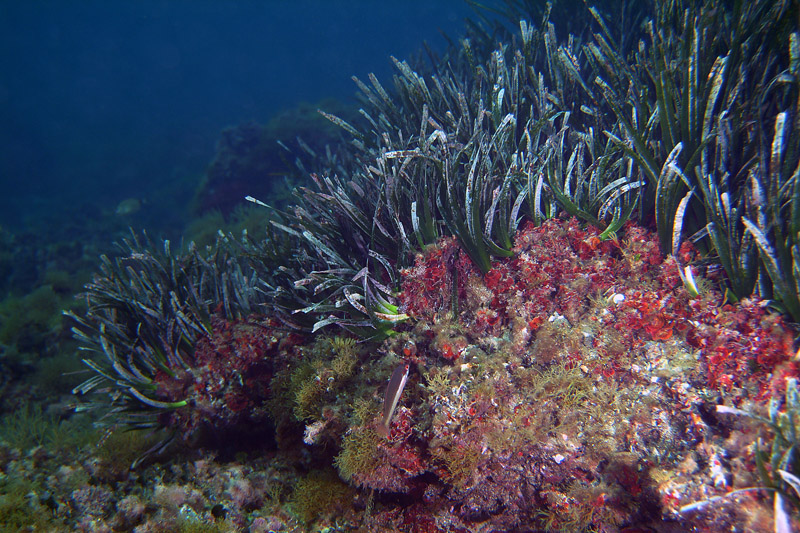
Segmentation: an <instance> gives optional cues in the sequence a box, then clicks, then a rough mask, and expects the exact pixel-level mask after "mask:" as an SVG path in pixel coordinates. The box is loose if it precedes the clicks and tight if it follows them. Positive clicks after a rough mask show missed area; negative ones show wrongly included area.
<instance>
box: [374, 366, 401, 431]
mask: <svg viewBox="0 0 800 533" xmlns="http://www.w3.org/2000/svg"><path fill="white" fill-rule="evenodd" d="M406 381H408V363H403V364H402V365H400V366H398V367H397V368H395V369H394V372H392V377H391V379H389V384H388V385H387V386H386V396H384V397H383V423H382V424H381V425H380V426H378V433H380V434H381V435H383V436H384V437H388V436H389V427H390V426H391V425H392V416H394V411H395V409H397V402H399V401H400V395H401V394H403V388H405V386H406Z"/></svg>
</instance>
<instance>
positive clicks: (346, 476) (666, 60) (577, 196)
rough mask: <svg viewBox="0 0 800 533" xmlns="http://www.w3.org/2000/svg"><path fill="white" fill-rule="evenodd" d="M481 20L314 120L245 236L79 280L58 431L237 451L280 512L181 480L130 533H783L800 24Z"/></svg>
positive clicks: (791, 461)
mask: <svg viewBox="0 0 800 533" xmlns="http://www.w3.org/2000/svg"><path fill="white" fill-rule="evenodd" d="M640 7H641V9H640ZM496 11H497V12H498V13H499V14H500V15H502V16H503V17H505V19H506V20H509V21H511V22H512V25H513V29H510V28H509V27H508V26H504V25H503V24H501V23H494V22H491V21H490V20H489V19H488V15H487V17H486V18H485V19H484V20H483V23H480V24H479V23H473V24H471V25H470V26H469V31H468V33H467V35H466V36H465V37H464V38H463V39H461V40H459V41H458V42H453V43H452V46H451V47H450V48H449V49H448V51H447V53H446V54H445V55H444V56H443V57H438V56H436V55H435V54H434V53H433V52H430V51H429V54H428V56H429V57H428V59H429V61H428V63H423V62H422V61H418V62H416V63H415V62H409V61H402V60H399V59H394V58H393V61H394V64H395V67H396V74H395V76H394V78H393V80H392V84H391V85H390V86H389V85H384V84H382V83H381V81H380V80H378V79H377V78H376V77H374V76H369V78H368V79H367V80H359V79H355V82H356V85H357V87H358V89H359V97H360V104H361V108H360V110H359V113H358V115H356V116H346V117H344V118H343V117H342V116H337V115H335V114H332V113H330V112H328V111H323V112H322V116H324V117H325V118H327V119H328V120H329V121H330V122H331V123H332V124H334V125H336V126H338V127H339V128H340V129H341V135H343V136H344V138H345V139H347V140H346V141H340V142H335V144H333V145H331V146H329V147H324V148H323V147H320V146H313V147H312V146H309V145H306V146H305V147H302V146H301V147H300V152H301V153H302V155H301V156H298V159H297V160H296V162H295V163H293V164H294V166H295V168H296V169H297V170H296V172H298V173H299V174H300V175H302V174H305V173H309V174H310V180H309V181H308V182H307V184H306V186H302V187H298V188H297V189H295V191H294V192H293V198H292V200H291V201H290V202H289V203H286V204H280V203H278V202H273V201H272V199H271V198H270V197H269V196H265V197H263V198H259V197H250V198H249V199H250V200H251V202H253V203H254V204H256V206H259V207H260V208H262V209H263V210H264V212H265V213H266V215H265V219H264V221H263V224H264V226H265V228H264V232H263V235H256V234H255V233H252V234H251V232H249V231H242V234H241V236H239V235H234V234H232V233H225V232H219V234H218V235H217V237H216V238H215V240H214V241H213V242H211V241H210V239H208V238H207V237H206V239H205V242H206V244H205V245H203V246H197V245H190V246H188V247H187V248H186V249H185V250H180V251H176V250H173V249H172V248H171V246H170V243H169V241H166V242H164V243H163V244H156V243H154V242H152V241H151V240H150V239H149V238H147V237H146V236H143V237H139V236H138V235H136V234H134V235H133V237H132V238H130V239H128V240H126V241H124V242H123V243H122V246H121V253H120V255H118V256H117V257H114V258H109V257H105V256H104V257H103V258H102V263H101V268H100V272H99V273H98V274H96V276H95V278H94V281H93V282H91V283H89V284H88V285H87V286H86V291H85V294H84V296H83V299H84V300H85V302H86V310H85V312H74V313H70V314H69V316H70V318H71V320H72V321H73V322H74V324H75V328H74V331H75V335H76V339H77V340H78V341H79V342H80V343H81V344H82V348H83V349H84V350H85V351H87V352H89V353H90V355H89V357H87V359H86V364H87V365H88V366H89V367H90V368H91V369H92V370H93V372H94V374H93V376H92V377H91V378H90V379H89V380H87V381H86V382H85V383H84V384H83V385H80V386H78V387H77V388H76V392H77V393H79V394H81V395H83V396H85V397H86V398H91V402H90V403H89V404H88V405H85V406H84V407H83V408H85V407H93V408H96V409H99V410H100V411H101V412H102V413H103V417H102V418H101V421H102V422H103V423H104V424H106V425H107V426H109V427H111V428H112V429H115V428H119V429H125V428H128V429H148V430H155V431H164V432H165V433H166V437H165V438H164V439H163V440H160V439H159V440H157V442H156V444H155V445H154V446H152V447H151V448H150V449H149V450H147V451H145V452H143V455H142V457H140V459H141V458H148V460H149V459H150V458H151V457H153V452H164V450H165V446H166V443H167V442H171V440H170V439H174V442H176V443H180V444H181V446H180V447H178V449H179V450H183V451H182V453H189V454H191V453H195V454H197V453H202V452H197V451H196V450H197V447H198V446H200V447H201V448H200V449H210V450H217V451H218V452H220V453H227V452H228V451H230V450H233V451H234V452H235V451H236V448H237V445H239V446H240V447H241V449H248V450H252V448H251V447H249V446H245V444H244V443H250V444H252V442H253V441H254V440H255V441H258V442H260V445H259V446H260V447H259V448H258V449H259V450H260V451H261V452H262V454H263V455H264V456H263V457H260V459H259V461H260V462H258V464H259V465H260V467H261V468H262V469H265V470H269V471H270V472H271V474H270V475H273V476H274V480H273V481H274V485H275V486H276V487H278V488H275V489H273V490H274V492H272V493H270V492H269V490H270V489H268V488H267V483H266V482H265V480H264V476H265V475H266V474H264V470H262V471H255V470H252V469H251V470H248V476H250V477H242V476H244V474H243V473H242V472H243V470H242V467H241V466H240V465H239V463H238V462H236V461H234V462H232V463H231V464H236V466H235V467H234V466H231V469H233V470H235V471H236V472H238V474H233V473H230V472H229V474H230V475H231V476H233V478H234V479H235V480H236V483H234V482H233V481H231V483H232V485H231V486H225V487H221V486H219V483H220V482H212V481H211V480H210V476H209V477H204V476H199V477H198V479H200V481H198V482H197V483H202V484H204V489H203V490H205V489H208V487H210V486H212V485H213V486H214V489H215V490H220V491H222V492H224V493H225V494H226V496H225V497H224V498H225V501H226V502H236V503H230V504H228V503H226V504H225V508H226V509H227V508H230V509H233V510H235V513H234V512H231V513H223V512H222V511H221V510H220V508H217V507H216V506H215V505H211V504H210V502H211V501H212V500H213V498H212V497H211V496H209V494H211V493H210V492H206V493H204V494H203V495H197V494H194V493H193V492H192V491H193V490H198V489H195V488H193V487H192V485H191V483H190V482H189V481H188V480H187V478H186V476H187V474H186V472H183V473H181V474H180V475H181V476H184V477H183V478H181V479H180V480H178V481H175V483H176V484H178V485H179V488H175V487H171V488H169V490H167V488H166V484H168V483H170V481H167V480H164V481H163V483H162V482H159V483H161V486H162V487H164V488H162V489H160V490H162V491H166V492H161V493H160V494H162V500H161V503H160V504H159V505H160V507H159V509H158V511H151V512H150V514H149V515H147V516H145V515H144V514H140V515H137V516H138V518H136V520H135V523H136V524H141V523H146V522H147V521H149V520H156V519H157V518H158V517H168V518H169V520H179V519H180V520H189V521H191V520H196V522H197V523H211V522H215V521H219V522H220V523H222V522H224V521H231V523H233V524H235V527H238V528H243V527H246V526H250V527H251V528H253V527H256V526H255V525H256V524H258V527H259V528H260V527H262V526H263V527H264V528H266V527H272V526H268V524H270V523H271V522H270V521H269V520H268V518H267V517H268V516H269V517H271V519H274V520H279V521H280V522H281V523H282V524H284V525H286V524H292V523H294V524H297V527H302V526H300V524H304V525H309V524H315V525H316V526H317V527H320V528H322V527H326V526H330V527H339V526H338V525H335V524H340V523H339V522H338V521H339V520H341V521H343V522H347V523H348V524H350V525H351V526H352V527H355V526H357V525H359V524H358V523H357V522H359V521H360V525H361V526H362V527H364V528H366V529H367V530H375V531H386V530H398V531H446V530H451V531H452V530H456V531H462V530H463V531H468V530H475V529H481V530H485V531H508V530H514V529H520V528H523V529H524V528H530V529H537V530H545V531H624V530H626V529H627V530H628V531H631V530H636V529H635V528H647V527H650V528H659V527H660V526H661V525H663V524H670V526H672V525H676V527H680V528H683V529H685V530H688V529H691V528H700V529H703V528H705V529H708V528H710V527H714V528H716V529H717V530H734V529H740V528H745V529H747V528H750V529H752V530H764V531H767V530H772V529H771V527H772V526H771V525H772V523H773V521H774V522H775V523H785V524H787V526H786V527H791V524H792V523H794V524H795V525H796V522H797V517H798V512H799V511H798V508H797V503H798V502H797V499H798V497H797V492H796V487H795V478H793V477H792V476H798V475H800V472H798V465H797V461H796V460H795V458H794V456H795V455H796V453H797V452H796V442H797V439H796V435H795V433H796V423H797V420H796V418H797V413H796V411H797V381H796V378H797V375H798V365H799V364H800V361H798V356H797V353H796V351H795V348H796V346H795V344H796V335H797V331H796V329H794V328H795V326H794V324H793V323H795V322H797V321H798V320H800V303H799V302H800V290H798V279H797V276H798V275H800V274H798V273H800V248H798V246H800V233H799V232H800V225H798V224H800V211H798V209H800V207H798V206H799V205H800V146H798V144H797V142H795V141H796V139H797V138H800V122H799V120H800V28H799V27H798V14H799V13H800V4H798V2H797V1H792V0H783V1H766V0H764V1H755V2H750V3H745V2H722V1H721V0H703V1H699V0H698V1H687V2H683V1H677V0H675V1H669V2H646V3H642V2H625V1H622V0H619V1H616V2H614V1H609V2H605V3H601V4H598V7H597V8H595V7H593V6H592V5H591V3H589V2H586V3H576V2H553V3H544V4H543V3H540V2H525V1H512V0H509V1H506V2H503V3H502V4H501V7H500V8H498V9H497V10H496ZM565 12H569V13H570V14H572V13H573V12H574V13H577V15H576V16H575V17H574V18H572V17H571V16H570V17H566V15H564V13H565ZM562 20H567V21H568V22H565V23H564V25H563V26H562V25H561V24H562ZM262 134H263V132H261V131H260V130H259V129H258V128H256V127H254V126H245V127H241V128H237V129H236V130H232V131H230V132H227V133H226V134H225V139H226V140H225V141H224V143H223V144H225V149H224V150H221V152H220V154H219V155H218V159H217V161H216V163H215V164H214V165H212V168H213V169H215V170H214V172H217V171H219V172H220V175H227V174H226V173H228V172H229V171H231V169H233V168H234V167H235V166H236V165H238V164H239V163H241V162H242V161H245V162H248V161H249V163H248V165H247V166H248V168H250V169H251V170H252V169H258V168H260V167H259V165H261V164H262V163H263V161H261V160H260V156H259V155H258V154H259V153H260V152H259V150H253V151H249V152H248V154H246V155H241V154H238V153H234V152H236V151H237V150H239V149H240V148H242V146H243V145H241V144H240V143H239V141H240V140H241V142H242V143H244V145H246V146H251V145H252V146H260V144H259V143H261V140H259V139H260V138H261V137H260V136H261V135H262ZM242 139H244V140H242ZM248 139H249V140H248ZM234 141H236V142H234ZM298 142H300V141H298ZM331 142H334V141H331ZM221 146H222V145H221ZM287 154H288V152H287ZM229 156H230V157H229ZM248 172H249V171H248ZM292 172H295V171H294V170H293V171H292ZM234 185H235V183H234V184H233V185H232V187H233V189H232V190H236V188H235V186H234ZM258 192H259V191H255V190H254V191H252V193H251V192H249V191H246V192H243V191H240V192H238V193H236V194H253V195H254V196H255V195H257V194H258ZM264 194H268V193H267V192H264ZM205 235H208V232H206V233H205ZM398 368H400V369H403V371H402V372H401V373H400V374H403V375H404V376H403V377H404V379H403V384H404V385H405V387H404V388H402V389H401V390H402V394H401V395H399V396H396V397H395V398H397V406H396V410H395V409H392V410H391V411H393V416H388V417H387V416H386V414H385V413H387V412H391V411H389V410H387V409H386V407H385V406H383V407H382V405H381V401H382V398H383V397H384V393H385V389H386V386H387V385H386V384H387V380H389V377H390V376H392V375H393V373H395V375H400V374H397V369H398ZM406 371H407V374H405V372H406ZM406 379H407V381H406ZM389 396H390V395H389V394H387V395H386V397H387V398H388V397H389ZM392 407H394V406H392ZM382 413H384V414H382ZM731 413H732V414H736V415H741V414H745V413H746V414H747V416H725V415H726V414H731ZM175 437H177V438H175ZM192 450H195V451H192ZM204 460H205V459H202V460H197V461H196V462H195V463H194V464H193V465H191V466H190V467H186V469H185V470H187V471H188V470H194V471H197V472H208V471H209V470H213V468H214V467H212V466H209V465H208V464H207V463H200V464H198V462H200V461H204ZM254 462H255V461H254ZM134 463H135V465H136V466H141V467H143V468H148V466H147V462H146V461H142V460H138V459H137V460H135V461H134ZM226 468H227V467H226ZM237 476H238V477H237ZM229 479H231V478H229ZM215 483H216V484H215ZM234 485H235V486H236V487H238V488H236V490H234V489H233V488H232V487H233V486H234ZM743 489H744V490H743ZM97 490H100V489H97ZM102 490H104V491H111V489H109V488H107V487H103V489H102ZM209 490H210V489H209ZM164 494H178V495H180V496H181V498H177V496H176V499H178V500H179V501H180V503H179V504H172V503H169V502H170V501H171V499H170V498H168V497H167V496H164ZM289 494H291V496H288V495H289ZM775 494H777V495H779V496H780V498H775ZM331 495H336V496H340V497H339V498H337V499H335V500H334V499H331ZM106 497H107V498H108V499H109V500H111V499H113V497H112V495H111V493H110V492H109V493H108V494H107V495H106ZM342 499H346V500H347V501H351V502H352V505H346V506H344V507H337V506H336V505H333V504H331V503H330V502H333V501H340V500H342ZM706 500H710V501H711V504H705V503H702V504H698V503H697V502H705V501H706ZM326 502H327V503H326ZM774 502H779V503H778V504H774ZM283 503H286V504H287V507H286V508H288V509H289V511H288V513H289V514H288V515H287V514H286V511H285V508H284V507H283V506H282V504H283ZM773 505H777V507H773ZM187 506H188V508H190V509H191V510H192V513H194V514H192V513H189V511H186V507H187ZM215 509H216V511H215ZM772 509H778V510H777V511H773V510H772ZM181 513H184V514H181ZM185 513H189V514H185ZM110 515H111V512H110V511H108V510H107V509H106V510H101V511H100V512H98V513H96V516H97V517H98V518H99V519H102V518H103V517H104V516H105V517H107V516H110ZM278 517H279V518H278ZM765 517H768V519H765ZM271 519H270V520H271ZM204 521H205V522H204ZM171 523H172V522H171ZM225 523H227V522H225ZM287 527H288V526H287ZM251 530H253V529H251Z"/></svg>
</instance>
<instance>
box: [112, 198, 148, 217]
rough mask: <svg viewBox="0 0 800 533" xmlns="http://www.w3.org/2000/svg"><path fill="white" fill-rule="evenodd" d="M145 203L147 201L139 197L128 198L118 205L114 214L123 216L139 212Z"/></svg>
mask: <svg viewBox="0 0 800 533" xmlns="http://www.w3.org/2000/svg"><path fill="white" fill-rule="evenodd" d="M144 203H146V202H145V201H144V200H141V199H139V198H126V199H124V200H122V201H121V202H120V203H119V204H118V205H117V208H116V209H115V210H114V214H115V215H117V216H121V217H124V216H128V215H132V214H134V213H137V212H138V211H139V210H140V209H141V208H142V204H144Z"/></svg>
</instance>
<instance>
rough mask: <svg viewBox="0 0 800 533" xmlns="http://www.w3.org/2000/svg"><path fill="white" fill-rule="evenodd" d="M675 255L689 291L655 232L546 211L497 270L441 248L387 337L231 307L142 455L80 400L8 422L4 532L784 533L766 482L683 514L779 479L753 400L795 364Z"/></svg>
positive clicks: (767, 320)
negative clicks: (351, 334) (776, 523)
mask: <svg viewBox="0 0 800 533" xmlns="http://www.w3.org/2000/svg"><path fill="white" fill-rule="evenodd" d="M679 259H680V261H681V262H682V264H684V265H691V268H692V274H693V276H694V278H695V283H694V286H695V287H696V289H697V291H696V294H692V293H694V292H695V291H694V290H693V291H692V293H690V292H689V290H687V285H686V283H685V282H684V280H683V279H682V278H681V276H680V273H679V269H678V265H677V263H676V260H675V258H673V257H669V258H667V259H665V258H664V256H663V254H662V253H661V251H660V250H659V247H658V244H657V240H656V239H655V237H654V235H652V234H651V233H649V232H647V231H645V230H643V229H642V228H640V227H638V226H636V225H632V224H629V225H627V226H626V227H625V228H623V230H622V231H620V232H619V233H618V235H617V236H616V238H614V239H611V240H605V241H601V240H600V239H599V238H598V231H597V230H595V229H593V228H591V227H588V228H586V227H582V226H581V225H580V224H579V223H578V222H577V221H576V220H574V219H570V220H550V221H547V222H545V223H544V224H542V225H541V226H539V227H532V226H527V227H524V228H523V229H521V230H520V231H519V232H518V233H517V235H516V239H515V246H514V255H513V257H512V258H509V259H505V260H500V261H496V262H495V263H494V265H493V268H492V269H491V270H490V271H489V272H488V273H487V274H485V275H482V274H481V273H480V272H479V271H478V270H477V269H476V268H475V267H474V266H473V265H472V263H471V262H470V261H469V259H468V258H467V257H466V255H465V254H464V253H463V252H462V251H460V249H459V247H458V245H457V244H456V242H455V240H453V239H449V238H445V239H442V240H440V241H439V242H438V243H437V244H435V245H432V246H430V247H428V248H427V249H426V250H425V251H424V253H422V254H420V255H418V257H417V259H416V262H415V264H414V266H413V267H411V268H409V269H407V270H405V271H404V272H403V283H402V288H403V291H402V294H401V296H400V301H401V309H402V310H403V311H405V312H406V313H407V314H409V315H410V316H411V319H409V320H408V321H406V322H405V323H404V324H402V325H401V326H400V327H399V328H398V330H397V332H396V334H395V335H392V336H390V337H389V338H388V339H387V340H385V341H383V342H382V343H371V344H370V343H367V342H361V343H359V342H356V341H355V340H354V339H350V338H347V337H344V336H339V337H327V336H326V337H317V338H312V337H303V336H300V335H298V334H296V333H289V332H287V331H286V330H285V329H284V328H282V327H281V326H280V323H279V322H277V321H276V320H274V319H272V318H270V317H266V316H258V315H254V316H251V317H249V318H248V319H246V320H241V321H236V322H229V321H225V320H223V319H222V318H219V319H217V320H215V322H214V335H213V336H212V337H210V338H206V339H204V340H203V341H201V342H200V343H198V347H197V349H196V353H195V360H194V364H195V367H194V369H193V370H192V371H191V372H188V373H187V375H185V376H177V377H172V378H169V379H168V378H167V377H165V378H164V379H165V384H164V386H163V387H162V389H161V394H162V397H163V399H164V400H169V399H170V395H173V394H175V395H183V396H184V397H185V396H186V395H188V396H190V397H192V398H193V402H194V406H193V407H194V408H190V407H186V408H184V409H185V410H181V409H176V410H170V411H168V414H166V415H165V417H167V418H165V419H163V420H162V422H163V423H164V425H165V426H167V427H169V428H171V429H172V430H173V431H174V432H175V433H176V435H177V438H176V442H175V443H174V444H173V445H172V446H171V447H170V448H168V449H167V450H166V451H164V452H163V453H161V454H160V455H155V456H151V457H149V458H148V459H146V460H145V461H144V462H143V463H142V464H141V465H139V466H137V468H135V469H131V468H130V467H131V464H132V463H134V462H135V461H137V460H138V459H139V458H141V457H142V456H143V455H144V454H145V452H146V451H147V450H148V448H149V447H150V446H152V444H153V443H154V442H156V441H157V439H158V438H159V435H153V434H150V433H148V432H147V431H129V432H126V431H123V430H122V429H116V430H115V429H114V428H113V425H112V427H111V428H110V429H108V430H107V431H106V432H105V433H104V434H99V433H97V431H96V430H93V429H91V427H90V425H89V420H88V419H86V418H82V417H81V416H80V415H76V416H72V417H66V416H65V415H64V413H65V412H66V411H67V410H68V408H69V407H70V406H69V405H63V406H61V407H62V411H61V412H59V410H58V407H55V408H53V409H51V410H50V411H47V412H44V413H43V412H41V411H36V410H31V409H21V410H19V411H18V412H17V413H15V414H14V415H11V416H8V417H6V419H5V422H4V426H3V433H2V443H1V444H0V524H2V525H0V530H2V531H74V530H77V531H91V532H98V531H134V532H137V533H144V532H156V531H159V532H160V531H250V532H266V531H355V530H362V531H409V532H427V531H607V532H617V531H618V532H623V531H624V532H627V533H633V532H643V531H675V532H677V531H773V530H774V529H773V524H772V517H773V512H772V507H773V497H772V493H771V492H768V491H766V490H761V491H758V490H756V491H745V492H741V493H738V494H737V495H732V496H730V497H726V498H721V499H719V500H715V501H712V502H710V503H708V504H707V505H704V506H699V507H697V508H691V509H688V510H685V511H684V512H680V511H679V510H680V508H681V507H682V506H686V505H688V504H692V503H694V502H700V501H703V500H707V499H709V498H712V497H715V496H720V495H725V494H727V493H729V492H731V491H733V490H735V489H739V488H746V487H758V486H763V485H764V483H765V479H764V478H763V477H761V476H760V474H759V467H758V465H757V458H756V456H757V454H759V452H762V453H764V454H765V455H768V454H769V453H770V450H769V449H768V446H769V443H773V442H775V439H776V437H775V435H774V434H773V431H772V430H771V429H770V426H769V424H767V423H765V422H764V421H762V420H759V419H757V418H756V417H755V414H760V415H762V416H764V417H766V418H769V417H770V413H768V412H767V409H768V408H767V400H768V398H770V397H782V396H783V394H784V393H785V390H786V385H787V379H789V378H792V377H794V376H796V375H797V368H798V361H797V358H796V356H795V354H794V353H793V352H792V349H791V348H792V338H793V332H792V331H791V330H790V329H789V328H788V327H787V325H786V324H785V322H784V320H783V319H782V318H781V316H780V315H778V314H775V313H772V312H770V310H769V308H768V307H767V306H766V305H765V303H764V302H761V301H758V300H743V301H741V302H739V303H738V304H735V305H732V304H729V303H726V304H723V296H722V295H721V294H720V293H718V292H717V291H716V290H715V289H714V288H713V287H715V286H716V285H717V284H716V283H715V281H717V277H718V276H719V275H720V272H719V270H718V269H715V268H710V267H706V266H704V265H703V264H702V263H700V262H699V261H698V259H699V258H698V255H697V254H696V252H695V251H694V250H693V249H692V248H691V246H689V245H688V244H687V245H684V246H683V247H682V249H681V252H680V257H679ZM264 361H268V363H269V364H268V366H264ZM403 363H407V364H409V367H410V374H409V380H408V384H407V386H406V387H405V390H404V392H403V394H402V396H401V398H400V401H399V407H398V410H397V412H396V414H395V415H394V418H393V420H392V423H391V430H390V433H389V435H388V437H387V438H384V437H382V436H381V435H380V434H379V432H378V429H379V426H380V425H381V415H382V407H381V405H382V400H383V395H384V389H385V387H386V382H387V379H388V377H389V376H390V375H391V373H392V371H393V369H394V368H396V367H397V366H398V365H400V364H403ZM235 375H238V376H240V378H239V379H238V381H237V380H236V379H233V378H232V376H235ZM167 381H169V383H170V385H169V386H167V384H166V382H167ZM718 405H723V406H727V407H731V408H735V409H739V410H742V411H743V412H747V413H750V416H747V415H744V414H742V413H740V412H739V411H736V410H729V411H730V412H718V411H717V407H716V406H718ZM201 406H202V407H204V408H205V414H204V415H198V414H197V413H198V412H201V411H202V410H201ZM723 411H724V409H723ZM794 414H796V413H794ZM83 416H84V417H85V416H87V415H83ZM245 427H246V428H247V431H244V430H243V428H245ZM767 468H769V466H767ZM764 474H765V475H767V476H770V475H774V473H773V472H764ZM768 480H769V479H767V480H766V481H768ZM795 525H797V524H795Z"/></svg>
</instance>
